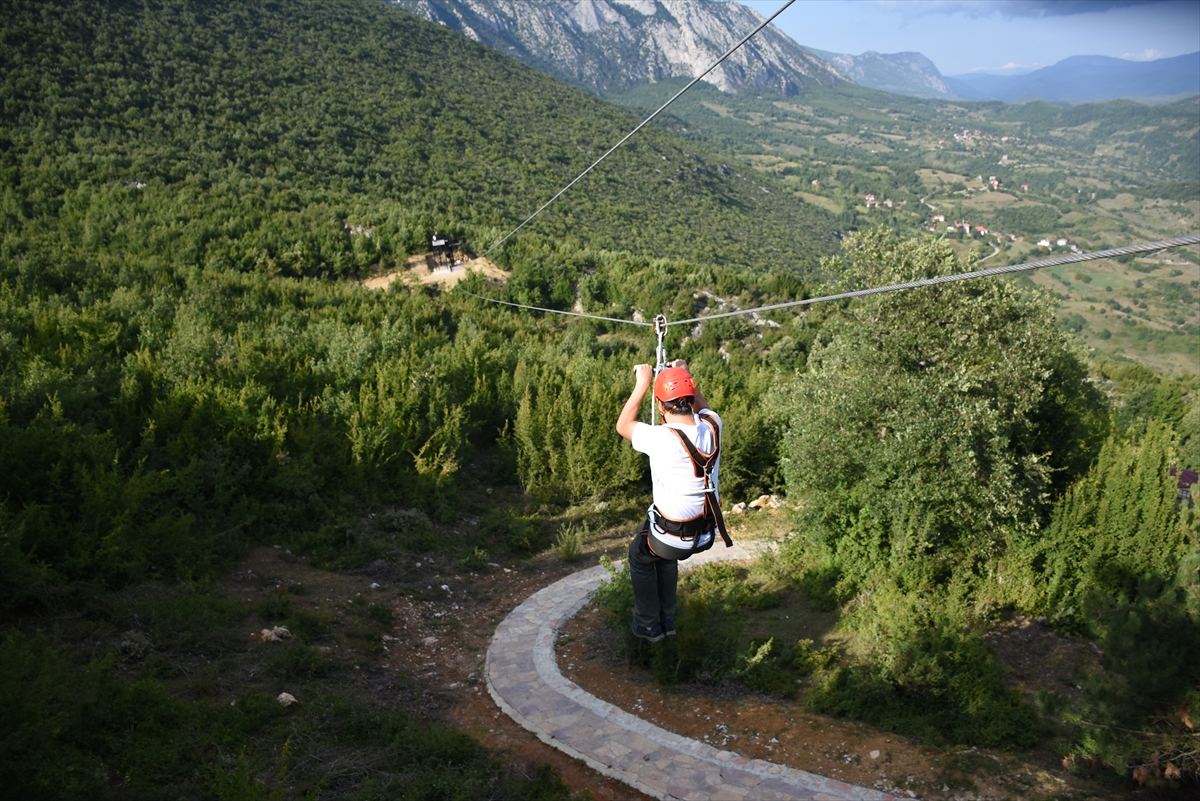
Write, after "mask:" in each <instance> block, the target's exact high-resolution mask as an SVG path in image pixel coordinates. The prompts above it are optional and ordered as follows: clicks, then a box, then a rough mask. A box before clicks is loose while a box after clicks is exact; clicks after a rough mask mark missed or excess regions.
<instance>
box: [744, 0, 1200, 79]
mask: <svg viewBox="0 0 1200 801" xmlns="http://www.w3.org/2000/svg"><path fill="white" fill-rule="evenodd" d="M738 2H740V3H741V4H742V5H746V6H750V7H752V8H754V9H755V10H756V11H758V12H759V13H760V14H762V15H763V16H764V17H769V16H770V15H771V14H773V13H774V12H775V11H777V10H778V9H779V7H780V6H782V5H783V4H784V2H785V0H738ZM775 25H776V27H778V28H779V29H781V30H782V31H783V32H784V33H786V34H787V35H788V36H790V37H791V38H792V39H793V40H795V41H796V42H797V43H798V44H801V45H805V46H807V47H814V48H817V49H818V50H827V51H830V52H833V53H849V54H851V55H861V54H862V53H865V52H866V51H868V50H874V51H876V52H879V53H900V52H905V51H915V52H918V53H921V54H923V55H925V56H926V57H927V58H929V59H930V60H931V61H933V63H934V64H936V65H937V68H938V71H939V72H941V73H942V74H943V75H961V74H963V73H967V72H997V73H1007V74H1016V73H1020V72H1028V71H1030V70H1034V69H1038V68H1040V67H1048V66H1050V65H1051V64H1055V63H1057V62H1059V61H1062V60H1063V59H1064V58H1067V57H1068V56H1083V55H1087V56H1112V57H1114V58H1126V59H1133V60H1138V61H1150V60H1154V59H1158V58H1168V57H1171V56H1181V55H1184V54H1187V53H1194V52H1196V51H1197V50H1200V2H1197V1H1196V0H798V2H796V3H793V4H792V6H791V7H789V8H788V9H787V10H786V11H784V12H783V14H781V15H780V16H779V17H778V18H777V19H776V20H775Z"/></svg>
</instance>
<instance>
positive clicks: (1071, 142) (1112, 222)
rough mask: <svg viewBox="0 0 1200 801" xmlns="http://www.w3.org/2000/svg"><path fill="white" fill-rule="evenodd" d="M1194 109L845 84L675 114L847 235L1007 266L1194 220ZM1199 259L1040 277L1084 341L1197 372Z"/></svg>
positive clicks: (649, 88)
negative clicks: (941, 248) (929, 93)
mask: <svg viewBox="0 0 1200 801" xmlns="http://www.w3.org/2000/svg"><path fill="white" fill-rule="evenodd" d="M675 88H676V87H674V86H673V85H671V84H670V83H669V82H664V83H661V84H643V85H642V86H640V87H638V88H636V89H633V90H630V91H629V92H627V93H625V94H623V95H622V96H620V97H616V96H614V100H617V101H619V102H621V103H623V104H625V105H628V106H629V107H631V108H635V109H642V108H655V107H656V104H657V103H660V102H661V100H662V99H664V98H666V97H668V96H669V94H670V92H672V91H674V90H675ZM1198 108H1200V106H1198V105H1197V102H1196V101H1195V100H1187V101H1179V102H1176V103H1172V104H1165V105H1160V106H1145V105H1141V104H1139V103H1134V102H1132V101H1113V102H1109V103H1104V104H1086V105H1080V106H1075V107H1070V108H1060V107H1056V106H1053V105H1051V104H1049V103H1043V102H1033V103H1027V104H1023V105H1004V104H1000V103H973V102H969V101H961V102H946V101H937V100H922V99H917V98H910V97H902V96H899V95H895V94H886V93H882V92H877V91H875V90H871V89H868V88H865V87H857V86H854V87H850V86H841V87H838V88H836V89H830V90H813V91H811V92H809V93H807V94H806V95H805V96H804V97H802V98H791V99H784V98H778V97H776V98H772V97H767V96H763V97H761V98H746V97H735V96H731V95H727V94H723V93H719V92H717V91H715V90H712V89H710V88H707V87H706V88H704V89H703V90H693V91H692V92H689V93H688V95H687V96H685V97H684V98H681V99H680V100H679V101H678V102H677V103H676V104H675V105H674V106H672V109H671V110H672V113H673V114H674V116H675V120H676V122H675V123H674V125H675V127H674V130H676V131H679V132H681V133H682V132H683V131H685V130H686V131H687V135H689V136H692V137H694V138H695V139H696V140H697V141H698V142H704V143H706V144H707V145H708V146H710V147H712V148H714V149H726V150H729V151H732V152H734V153H737V154H738V155H739V156H740V157H742V158H745V159H748V160H750V161H751V162H752V163H753V164H755V165H756V167H757V168H758V169H759V170H760V171H762V172H764V173H767V174H774V175H778V176H781V177H782V178H783V179H784V180H785V181H786V182H787V184H788V185H789V186H790V187H791V189H792V191H793V192H794V193H795V194H796V195H797V196H798V197H802V198H804V199H805V200H807V201H808V202H811V203H819V204H823V205H824V207H825V208H826V209H827V210H828V211H829V212H830V213H831V214H834V215H837V219H838V224H839V225H840V226H842V228H843V230H855V229H858V228H862V227H865V226H871V225H875V224H878V223H884V224H887V225H889V226H892V227H894V228H897V229H899V230H902V231H906V232H910V233H912V234H914V235H922V236H929V237H931V238H932V237H943V236H947V237H949V238H950V240H951V242H952V244H953V245H954V246H955V247H956V248H957V249H958V251H959V252H960V253H961V254H963V255H969V256H971V257H973V258H978V259H980V260H981V264H983V266H997V265H999V264H1003V263H1005V262H1008V263H1017V262H1021V261H1026V260H1031V259H1036V258H1039V257H1041V256H1044V255H1047V254H1048V253H1051V252H1069V251H1070V249H1071V248H1072V247H1075V248H1078V249H1080V250H1099V249H1102V248H1106V247H1116V246H1118V245H1123V244H1131V243H1133V242H1144V241H1151V240H1156V239H1164V238H1167V237H1171V236H1179V235H1182V234H1184V233H1192V232H1194V231H1197V230H1200V190H1198V187H1197V184H1196V183H1195V176H1196V175H1197V174H1200V116H1198V115H1197V110H1198ZM993 178H994V179H995V181H996V183H995V185H993V184H992V183H991V181H990V179H993ZM868 196H873V197H871V198H869V197H868ZM868 202H870V203H871V204H872V205H871V206H868ZM964 224H966V225H969V226H970V228H969V229H965V228H964V227H963V225H964ZM980 229H984V230H983V231H981V230H980ZM998 235H1000V236H999V238H998ZM1060 239H1065V240H1066V244H1064V245H1059V244H1058V240H1060ZM1040 241H1046V242H1049V243H1050V247H1049V248H1047V247H1045V246H1039V245H1038V244H1037V243H1038V242H1040ZM1197 265H1200V253H1196V252H1194V251H1184V252H1181V251H1175V252H1172V253H1166V254H1162V255H1159V256H1156V257H1153V258H1147V259H1139V260H1136V261H1129V262H1126V263H1118V262H1115V261H1102V262H1091V263H1089V264H1086V265H1081V266H1080V267H1079V268H1077V269H1070V270H1055V271H1046V272H1039V273H1035V274H1033V276H1032V280H1033V281H1035V282H1036V283H1037V284H1038V285H1040V286H1042V287H1044V288H1047V289H1049V290H1051V291H1053V292H1055V293H1056V294H1058V295H1059V297H1060V300H1061V301H1062V305H1061V307H1060V315H1061V319H1062V322H1063V324H1064V325H1067V326H1069V327H1071V328H1072V329H1073V330H1075V331H1077V332H1079V333H1080V335H1081V336H1082V337H1083V339H1084V341H1085V342H1086V344H1087V345H1088V346H1089V347H1092V348H1095V349H1096V350H1098V351H1100V352H1107V353H1110V354H1116V355H1121V356H1123V357H1128V358H1134V359H1137V360H1140V361H1143V362H1144V363H1146V364H1150V365H1152V366H1154V367H1155V368H1156V369H1165V370H1180V371H1184V372H1189V373H1192V372H1195V370H1196V363H1197V362H1196V359H1197V357H1198V356H1200V309H1197V306H1196V304H1195V302H1194V298H1195V296H1196V293H1197V291H1198V290H1200V266H1197ZM1079 276H1083V277H1082V278H1080V277H1079ZM1063 279H1065V280H1063ZM1089 285H1090V287H1091V288H1089ZM1114 304H1115V305H1114ZM1123 310H1128V311H1123ZM1114 312H1115V317H1114Z"/></svg>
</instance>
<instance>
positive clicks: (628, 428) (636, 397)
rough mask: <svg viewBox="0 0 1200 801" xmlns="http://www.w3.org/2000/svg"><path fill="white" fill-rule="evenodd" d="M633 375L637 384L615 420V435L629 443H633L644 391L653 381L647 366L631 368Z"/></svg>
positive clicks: (651, 372) (651, 371)
mask: <svg viewBox="0 0 1200 801" xmlns="http://www.w3.org/2000/svg"><path fill="white" fill-rule="evenodd" d="M633 374H634V375H635V376H636V377H637V383H636V384H634V387H633V392H631V393H630V395H629V400H627V401H625V408H624V409H622V410H621V416H620V417H618V418H617V433H618V434H620V435H621V436H622V437H624V438H625V439H627V440H629V441H630V442H633V429H634V427H636V426H637V423H638V419H637V418H638V412H639V411H641V408H642V400H644V399H645V397H646V391H647V390H648V389H650V382H651V381H653V380H654V368H652V367H651V366H650V365H648V364H639V365H637V366H636V367H634V368H633Z"/></svg>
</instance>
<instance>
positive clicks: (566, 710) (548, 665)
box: [485, 544, 907, 801]
mask: <svg viewBox="0 0 1200 801" xmlns="http://www.w3.org/2000/svg"><path fill="white" fill-rule="evenodd" d="M756 550H759V549H756ZM752 556H754V552H752V551H751V550H750V549H747V548H746V547H744V546H743V545H742V544H738V545H736V546H735V547H733V548H728V549H726V548H714V549H712V550H710V551H707V552H705V553H702V554H698V555H697V556H695V557H693V558H692V559H690V560H688V561H687V562H686V563H684V564H683V565H681V567H685V568H692V567H696V566H698V565H700V564H704V563H707V562H715V561H725V560H738V559H749V558H751V557H752ZM605 576H607V571H605V570H604V568H602V567H600V566H596V567H592V568H589V569H587V570H582V571H580V572H578V573H574V574H572V575H570V576H567V577H566V578H563V579H561V580H559V581H557V582H555V583H554V584H551V585H550V586H548V587H545V588H543V589H541V590H539V591H538V592H536V593H534V594H533V595H531V596H529V598H527V599H526V600H525V601H523V602H522V603H521V604H520V605H518V606H517V608H516V609H514V610H513V611H512V612H511V613H510V614H509V615H508V617H506V618H505V619H504V620H503V621H502V622H501V623H500V625H499V626H498V627H497V629H496V633H495V635H494V636H493V637H492V642H491V644H490V645H489V647H488V653H487V664H486V667H485V676H486V681H487V688H488V693H489V694H490V695H491V696H492V699H493V700H494V701H495V702H496V705H497V706H499V707H500V709H501V710H502V711H503V712H504V713H505V714H507V715H508V716H509V717H511V718H512V719H513V720H515V721H516V722H517V723H518V724H520V725H521V727H522V728H524V729H526V730H527V731H529V732H531V733H532V734H534V735H535V736H537V738H538V739H539V740H541V741H542V742H544V743H546V744H547V745H549V746H551V747H553V748H557V749H558V750H559V751H562V752H563V753H565V754H567V755H568V756H570V757H572V758H574V759H578V760H581V761H582V762H584V764H586V765H588V766H589V767H590V768H592V769H593V770H595V771H596V772H597V773H600V774H601V775H604V776H608V777H610V778H612V779H616V780H617V781H620V782H622V783H624V784H627V785H629V786H631V787H633V788H634V789H636V790H638V791H640V792H642V793H645V794H646V795H649V796H651V797H653V798H660V799H670V800H675V799H678V800H679V801H693V800H694V801H701V799H704V800H707V799H712V800H713V801H721V800H722V799H729V801H741V800H742V799H751V798H753V799H755V801H759V800H760V799H761V801H770V800H771V799H780V801H783V800H784V799H811V800H812V801H899V800H898V799H896V797H895V796H891V795H888V794H885V793H881V792H879V791H878V790H873V789H869V788H866V787H857V786H854V785H850V784H846V783H844V782H840V781H838V780H836V779H830V778H827V777H824V776H818V775H816V774H813V773H808V772H806V771H801V770H797V769H795V768H790V767H787V766H785V765H778V764H775V763H772V762H767V761H765V760H761V759H749V758H747V757H743V756H740V755H738V754H735V753H733V752H732V751H723V750H721V749H718V748H715V747H713V746H711V745H708V744H707V743H702V742H700V741H698V740H693V739H690V738H687V737H682V736H680V735H678V734H675V733H674V732H670V731H667V730H666V729H662V728H660V727H658V726H655V725H654V724H652V723H650V722H648V721H645V720H642V719H640V718H638V717H635V716H633V715H631V714H629V713H628V712H626V711H625V710H623V709H621V708H620V707H618V706H615V705H613V704H610V703H608V702H606V701H603V700H601V699H599V698H597V697H596V696H594V695H592V694H591V693H588V692H587V691H586V690H583V689H582V688H580V687H579V686H577V685H576V684H574V683H573V682H571V681H569V680H568V679H567V678H566V677H565V676H563V675H562V673H561V672H560V671H559V669H558V659H557V655H556V653H555V649H554V644H555V640H556V639H557V637H558V631H559V629H560V628H561V627H562V625H563V624H564V623H565V622H566V621H567V620H569V619H570V618H571V617H573V616H574V615H575V613H576V612H578V611H579V610H580V609H581V608H582V607H583V606H584V604H586V603H587V601H588V598H589V597H590V595H591V593H592V592H593V591H594V590H595V589H596V588H597V587H599V586H600V583H601V581H602V580H603V579H604V578H605ZM903 801H907V799H904V800H903Z"/></svg>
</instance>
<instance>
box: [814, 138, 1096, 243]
mask: <svg viewBox="0 0 1200 801" xmlns="http://www.w3.org/2000/svg"><path fill="white" fill-rule="evenodd" d="M979 135H980V134H979V131H974V132H971V131H968V130H966V129H965V128H964V129H963V132H962V134H955V135H954V138H955V139H958V138H959V137H960V136H962V137H971V136H979ZM984 138H990V137H987V136H986V135H985V136H984ZM1009 138H1010V137H1007V136H1005V137H1001V141H1006V140H1008V139H1009ZM1006 158H1007V156H1005V157H1002V158H1001V163H1003V161H1004V159H1006ZM976 180H978V181H979V182H980V183H983V176H982V175H980V176H978V177H977V179H976ZM813 183H816V182H815V181H814V182H813ZM987 185H988V187H989V188H990V189H991V190H992V191H998V190H999V189H1000V180H999V179H998V178H997V177H996V176H994V175H991V176H988V180H987ZM1021 191H1023V192H1028V191H1029V184H1021ZM904 204H905V202H904V201H901V202H900V203H899V204H896V203H894V202H893V201H892V200H891V199H890V198H884V199H883V200H880V199H879V198H877V197H876V196H875V195H874V194H866V195H863V205H864V206H866V207H867V208H868V209H878V208H889V209H890V208H894V207H895V206H897V205H900V206H903V205H904ZM922 225H924V226H925V227H926V230H928V231H932V232H933V233H938V232H939V231H941V230H943V226H944V230H945V232H946V233H947V234H953V233H957V232H958V231H962V233H963V235H964V236H967V237H972V238H973V237H976V236H978V237H981V238H987V237H989V236H994V237H996V240H997V242H1003V241H1004V240H1005V239H1006V238H1007V239H1008V240H1009V241H1010V242H1024V241H1025V237H1024V236H1022V235H1019V234H1006V233H1003V232H1001V231H992V230H989V229H988V228H985V227H984V226H982V225H975V224H973V223H972V222H971V221H970V220H957V221H954V222H947V221H946V215H944V214H935V215H933V216H932V217H930V218H929V219H928V220H925V221H924V222H923V223H922ZM1037 245H1038V247H1044V248H1046V249H1048V250H1053V249H1054V248H1056V247H1058V248H1068V249H1070V250H1071V251H1073V252H1075V253H1078V252H1079V248H1078V246H1076V245H1073V244H1071V242H1070V240H1068V239H1066V238H1064V237H1059V238H1057V239H1054V240H1053V241H1052V240H1050V239H1049V238H1047V239H1039V240H1038V242H1037Z"/></svg>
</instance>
